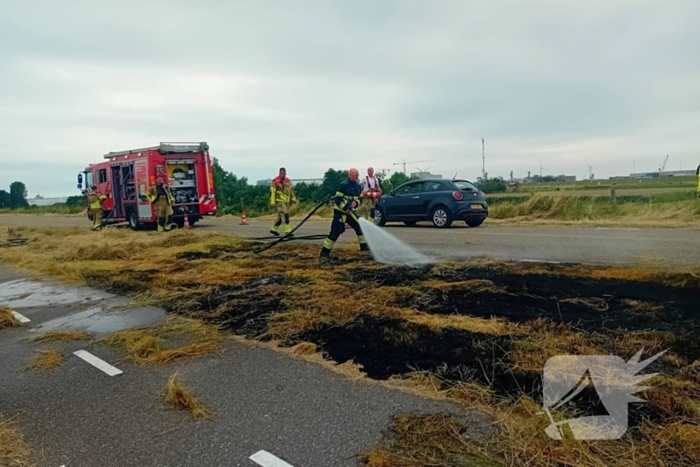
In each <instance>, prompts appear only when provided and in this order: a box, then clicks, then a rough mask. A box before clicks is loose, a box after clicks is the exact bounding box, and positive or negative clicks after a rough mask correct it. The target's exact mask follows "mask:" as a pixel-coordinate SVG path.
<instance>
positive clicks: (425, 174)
mask: <svg viewBox="0 0 700 467" xmlns="http://www.w3.org/2000/svg"><path fill="white" fill-rule="evenodd" d="M411 178H418V179H421V180H422V179H426V178H442V174H431V173H430V172H413V173H412V174H411Z"/></svg>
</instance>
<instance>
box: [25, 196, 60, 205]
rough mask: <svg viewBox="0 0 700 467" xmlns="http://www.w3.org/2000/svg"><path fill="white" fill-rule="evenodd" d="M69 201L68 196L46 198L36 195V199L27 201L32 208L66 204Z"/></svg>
mask: <svg viewBox="0 0 700 467" xmlns="http://www.w3.org/2000/svg"><path fill="white" fill-rule="evenodd" d="M66 201H68V196H59V197H57V198H44V197H42V196H40V195H36V198H30V199H28V200H27V203H29V205H30V206H53V205H54V204H65V203H66Z"/></svg>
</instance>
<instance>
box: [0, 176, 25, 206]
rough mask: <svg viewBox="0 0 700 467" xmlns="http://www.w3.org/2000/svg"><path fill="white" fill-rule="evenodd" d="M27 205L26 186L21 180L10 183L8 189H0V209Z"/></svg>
mask: <svg viewBox="0 0 700 467" xmlns="http://www.w3.org/2000/svg"><path fill="white" fill-rule="evenodd" d="M27 207H29V203H27V187H26V185H25V184H24V183H22V182H12V183H10V191H9V192H8V191H5V190H0V209H20V208H27Z"/></svg>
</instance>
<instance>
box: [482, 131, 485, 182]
mask: <svg viewBox="0 0 700 467" xmlns="http://www.w3.org/2000/svg"><path fill="white" fill-rule="evenodd" d="M485 147H486V144H485V143H484V138H481V179H482V180H484V181H486V154H485V152H484V149H485Z"/></svg>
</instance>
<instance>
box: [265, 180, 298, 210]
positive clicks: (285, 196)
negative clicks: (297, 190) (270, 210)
mask: <svg viewBox="0 0 700 467" xmlns="http://www.w3.org/2000/svg"><path fill="white" fill-rule="evenodd" d="M290 201H296V195H295V194H294V187H293V186H292V181H291V180H290V179H288V178H285V179H284V180H282V179H281V178H280V177H279V176H278V177H275V178H274V179H273V180H272V185H271V186H270V204H277V203H284V204H289V202H290Z"/></svg>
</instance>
